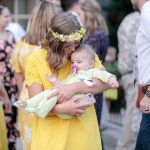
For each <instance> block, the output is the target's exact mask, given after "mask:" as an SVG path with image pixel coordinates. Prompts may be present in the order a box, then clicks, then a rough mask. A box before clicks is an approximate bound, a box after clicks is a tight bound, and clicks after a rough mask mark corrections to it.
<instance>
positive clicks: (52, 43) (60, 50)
mask: <svg viewBox="0 0 150 150" xmlns="http://www.w3.org/2000/svg"><path fill="white" fill-rule="evenodd" d="M50 28H51V30H52V31H53V32H57V33H58V34H63V35H69V34H71V33H75V32H76V31H77V30H80V29H81V26H80V23H79V22H78V20H77V18H76V16H74V15H73V14H71V13H70V12H64V13H61V14H58V15H55V16H54V17H53V19H52V23H51V26H50ZM65 44H66V42H62V41H60V40H58V39H57V38H55V37H54V36H53V34H52V32H51V31H49V32H48V34H47V36H46V38H45V40H44V41H43V43H42V47H43V48H45V49H46V50H47V62H48V64H49V66H50V68H51V69H52V71H53V72H57V71H58V70H59V69H60V68H61V67H62V66H63V65H64V64H65V63H66V61H67V60H68V57H67V54H66V53H65V51H64V49H65Z"/></svg>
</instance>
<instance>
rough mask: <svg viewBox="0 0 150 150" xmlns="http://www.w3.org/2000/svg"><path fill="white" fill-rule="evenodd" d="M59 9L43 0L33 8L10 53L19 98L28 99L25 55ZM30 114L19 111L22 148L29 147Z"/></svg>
mask: <svg viewBox="0 0 150 150" xmlns="http://www.w3.org/2000/svg"><path fill="white" fill-rule="evenodd" d="M59 12H61V10H60V9H59V8H58V7H57V6H55V5H54V4H52V3H50V2H48V1H46V0H43V1H41V2H40V3H39V4H37V5H36V6H35V8H34V9H33V12H32V15H31V19H30V20H29V25H28V30H27V33H26V35H25V36H24V38H22V40H21V41H19V42H18V43H17V45H16V47H15V50H14V52H13V54H12V58H11V63H12V66H13V68H14V70H15V77H16V79H17V85H18V87H19V91H20V99H28V94H27V89H26V86H25V82H24V74H25V66H26V59H27V57H28V56H29V55H30V54H32V53H33V52H37V51H38V50H39V49H40V47H41V42H42V41H43V39H44V37H45V36H46V34H47V32H48V29H49V26H50V23H51V20H52V18H53V16H54V15H55V14H57V13H59ZM31 120H32V116H30V115H26V114H24V112H22V111H19V128H20V133H21V139H22V142H23V148H24V149H27V150H28V149H30V140H31V123H32V121H31Z"/></svg>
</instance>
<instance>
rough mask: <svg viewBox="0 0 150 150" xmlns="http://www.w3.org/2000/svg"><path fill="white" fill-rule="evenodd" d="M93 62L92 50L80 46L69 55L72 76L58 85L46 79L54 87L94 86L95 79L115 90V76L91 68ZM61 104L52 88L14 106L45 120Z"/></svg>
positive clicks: (84, 99) (91, 100)
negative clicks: (73, 84) (76, 84)
mask: <svg viewBox="0 0 150 150" xmlns="http://www.w3.org/2000/svg"><path fill="white" fill-rule="evenodd" d="M94 60H95V52H94V50H93V49H92V48H91V47H90V46H88V45H82V46H80V47H79V48H78V49H76V51H75V52H73V53H72V55H71V64H72V71H73V73H72V74H70V75H69V76H68V77H67V78H66V79H65V80H64V81H63V82H62V83H59V82H58V81H57V79H56V78H55V77H54V76H53V75H52V76H49V75H47V76H46V78H47V80H48V81H49V82H51V83H53V84H54V86H56V85H59V84H71V83H74V82H84V83H85V84H87V85H88V86H94V82H93V81H92V79H93V78H97V79H100V80H101V81H103V82H105V83H108V84H109V85H110V86H111V87H112V88H117V87H118V82H117V81H116V78H115V76H114V75H112V74H110V73H108V72H107V71H104V70H100V69H95V68H93V66H94ZM50 94H52V95H53V97H52V98H50V99H49V97H50ZM75 96H76V97H79V98H81V97H82V100H81V101H80V102H79V103H81V102H82V103H83V102H89V103H94V102H95V101H94V98H93V96H92V95H91V94H88V95H84V94H76V95H75ZM62 102H63V101H61V102H58V101H57V88H54V89H53V90H46V91H44V92H42V93H40V94H38V95H36V96H34V97H32V98H31V99H29V100H28V101H24V100H19V101H17V102H15V106H16V107H19V108H22V109H23V110H25V111H26V112H30V113H35V114H36V115H38V116H39V117H40V118H45V117H46V116H47V115H48V113H49V112H50V111H51V110H52V109H53V107H54V106H55V105H56V103H62ZM59 117H60V118H63V119H70V118H72V116H69V115H62V114H61V115H59Z"/></svg>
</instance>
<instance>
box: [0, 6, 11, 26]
mask: <svg viewBox="0 0 150 150" xmlns="http://www.w3.org/2000/svg"><path fill="white" fill-rule="evenodd" d="M0 20H1V21H0V26H1V27H3V28H5V27H7V25H8V23H9V22H10V12H9V10H8V9H7V8H4V9H3V10H2V13H1V15H0Z"/></svg>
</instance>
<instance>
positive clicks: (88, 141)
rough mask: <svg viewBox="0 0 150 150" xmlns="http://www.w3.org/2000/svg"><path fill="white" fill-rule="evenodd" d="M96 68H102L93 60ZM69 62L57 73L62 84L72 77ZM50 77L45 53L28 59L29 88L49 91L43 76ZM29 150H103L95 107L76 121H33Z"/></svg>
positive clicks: (54, 119)
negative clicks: (32, 86)
mask: <svg viewBox="0 0 150 150" xmlns="http://www.w3.org/2000/svg"><path fill="white" fill-rule="evenodd" d="M95 67H98V68H101V67H102V65H101V63H100V61H99V60H98V58H97V57H96V62H95ZM70 68H71V67H70V62H69V61H68V62H67V63H66V64H65V65H64V66H63V67H62V68H61V69H60V71H59V72H58V80H60V81H62V80H63V79H65V78H66V77H67V76H68V74H70V73H71V69H70ZM46 73H48V74H51V70H50V68H49V66H48V64H47V62H46V51H45V50H44V49H41V50H40V51H39V52H37V53H33V54H32V55H31V56H29V58H28V61H27V65H26V69H25V81H26V84H27V85H28V86H30V85H32V84H33V83H40V84H42V85H43V88H44V90H47V89H51V88H52V85H51V84H50V83H49V82H48V81H47V80H46V79H45V74H46ZM32 127H33V128H32V142H31V150H41V149H46V150H52V149H53V150H92V149H93V150H102V147H101V140H100V133H99V127H98V123H97V119H96V113H95V108H94V106H91V107H89V108H88V109H87V112H86V113H85V114H83V115H81V116H79V117H73V118H72V119H70V120H64V119H60V118H58V117H57V116H51V117H46V118H45V119H40V118H38V117H37V116H34V118H33V126H32Z"/></svg>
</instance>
